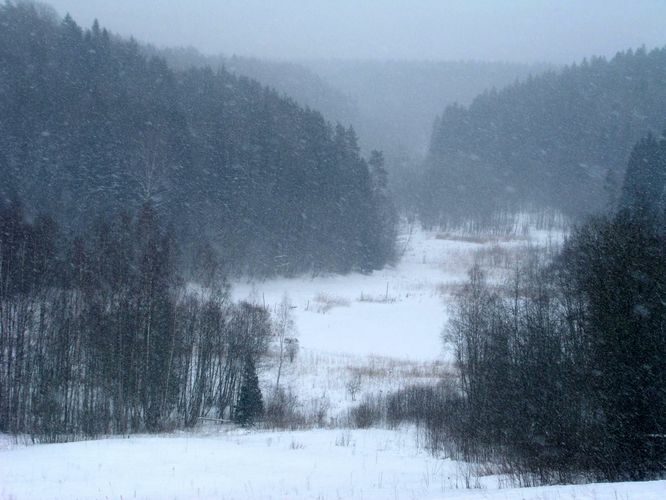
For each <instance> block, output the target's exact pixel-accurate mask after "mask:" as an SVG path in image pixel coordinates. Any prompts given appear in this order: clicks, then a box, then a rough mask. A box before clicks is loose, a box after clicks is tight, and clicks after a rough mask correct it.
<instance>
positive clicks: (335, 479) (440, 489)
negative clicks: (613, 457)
mask: <svg viewBox="0 0 666 500" xmlns="http://www.w3.org/2000/svg"><path fill="white" fill-rule="evenodd" d="M416 444H417V441H416V439H415V435H414V431H413V430H411V429H404V430H400V431H387V430H377V429H374V430H366V431H359V430H354V431H349V430H314V431H302V432H241V431H221V430H219V429H218V430H216V431H211V433H205V432H203V431H200V432H199V433H198V434H192V435H188V434H182V433H177V434H173V435H162V436H158V437H148V436H138V437H131V438H129V439H122V438H115V439H104V440H98V441H84V442H78V443H67V444H53V445H40V446H13V447H11V446H10V447H9V448H6V449H3V450H0V498H2V499H15V500H23V499H43V500H51V499H53V500H55V499H59V500H60V499H67V500H74V499H131V498H137V499H175V500H179V499H195V498H200V499H226V500H231V499H239V500H240V499H247V500H252V499H321V500H325V499H424V500H425V499H461V500H462V499H474V498H483V499H506V500H510V499H511V500H513V499H516V500H518V499H520V500H528V499H529V500H567V499H571V500H606V499H607V500H618V499H622V500H624V499H626V500H629V499H636V500H662V499H663V498H666V481H655V482H645V483H617V484H591V485H576V486H557V487H541V488H526V489H498V485H499V484H500V483H501V481H500V479H501V478H498V477H494V476H488V477H483V478H481V479H480V481H479V482H478V483H476V482H475V481H474V479H471V480H470V479H469V471H470V469H469V466H467V464H461V463H459V462H453V461H450V460H443V459H437V458H434V457H432V456H431V455H429V454H428V453H427V452H426V451H424V450H421V449H419V448H418V447H417V446H416ZM5 446H6V444H5ZM466 477H467V478H468V479H467V480H469V481H471V484H470V486H471V489H467V483H466V479H465V478H466Z"/></svg>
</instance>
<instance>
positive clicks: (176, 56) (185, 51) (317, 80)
mask: <svg viewBox="0 0 666 500" xmlns="http://www.w3.org/2000/svg"><path fill="white" fill-rule="evenodd" d="M142 50H143V52H144V53H145V54H147V55H149V56H157V57H161V58H163V59H164V60H165V61H166V62H167V64H168V65H169V67H171V68H172V69H175V70H177V71H186V70H188V69H190V68H206V67H210V68H212V69H213V70H217V69H218V68H224V69H225V70H226V71H228V72H229V73H233V74H235V75H237V76H245V77H248V78H251V79H253V80H257V81H258V82H260V83H261V84H262V85H266V86H268V87H271V88H272V89H275V90H276V91H277V92H278V93H280V94H284V95H285V96H288V97H289V98H291V99H294V100H295V101H296V102H297V103H298V104H300V105H301V106H305V107H309V108H312V109H316V110H317V111H319V112H321V113H322V114H323V115H324V118H326V119H327V120H331V121H335V122H340V123H342V124H345V125H349V124H353V125H354V126H356V124H357V122H358V121H359V111H358V103H357V102H356V101H355V100H354V99H352V98H351V97H350V96H349V95H348V94H347V93H344V92H343V91H342V90H340V89H338V88H336V87H334V86H333V85H331V84H330V83H329V82H327V81H325V80H324V79H323V78H322V77H320V76H319V75H318V74H316V73H315V72H314V71H313V70H311V69H309V68H308V67H306V66H305V65H303V64H299V63H297V62H288V61H272V60H268V59H259V58H252V57H241V56H236V55H232V56H229V57H227V56H225V55H222V54H218V55H214V56H209V55H204V54H202V53H201V52H199V51H198V50H196V49H194V48H192V47H169V48H163V49H158V48H156V47H153V46H151V45H147V46H144V47H142ZM375 147H379V146H375Z"/></svg>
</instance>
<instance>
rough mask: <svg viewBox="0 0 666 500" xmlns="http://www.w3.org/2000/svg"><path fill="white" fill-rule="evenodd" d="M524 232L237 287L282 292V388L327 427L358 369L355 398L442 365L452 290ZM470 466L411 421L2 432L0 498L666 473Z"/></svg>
mask: <svg viewBox="0 0 666 500" xmlns="http://www.w3.org/2000/svg"><path fill="white" fill-rule="evenodd" d="M528 236H529V237H525V238H513V239H504V240H501V241H498V240H493V239H490V240H482V239H474V238H456V237H452V236H450V235H441V234H439V235H438V234H437V233H434V232H425V231H421V230H414V231H412V233H411V235H410V236H407V235H406V236H405V237H404V238H403V240H402V242H401V245H402V247H401V248H402V250H403V251H404V252H403V253H404V255H403V258H402V260H401V262H400V263H399V264H398V265H397V266H395V267H394V268H390V269H386V270H383V271H379V272H375V273H372V274H368V275H362V274H351V275H348V276H319V277H314V278H313V277H310V276H307V277H301V278H293V279H275V280H267V281H263V282H255V283H236V284H234V287H233V289H232V293H233V297H234V299H236V300H240V299H249V300H251V301H254V302H258V303H265V304H266V306H268V307H270V308H273V307H277V305H278V304H279V303H280V301H281V300H282V297H283V295H284V294H287V295H288V297H289V299H290V300H291V302H292V304H293V305H294V306H295V309H293V314H294V319H295V324H296V329H297V331H298V337H299V341H300V344H301V346H302V349H301V352H300V354H299V355H298V357H297V359H296V361H295V362H294V363H287V364H285V366H284V368H283V376H282V381H281V385H282V386H283V387H284V388H288V389H289V390H291V391H292V392H293V393H294V394H296V396H297V397H298V401H299V404H300V405H301V407H302V408H303V410H304V411H305V412H309V413H313V412H316V411H318V409H321V408H324V410H325V411H324V413H325V414H326V419H325V421H324V423H325V424H326V425H329V426H332V425H336V424H337V423H338V422H340V421H341V420H339V419H340V418H344V415H345V414H346V411H347V409H348V408H349V407H350V406H352V405H354V404H356V403H355V401H354V398H352V397H351V395H350V394H349V392H348V391H347V390H346V385H347V382H348V381H349V380H350V378H352V377H356V376H359V375H360V376H361V393H360V394H359V395H358V396H357V397H356V398H355V399H356V401H358V400H360V399H361V398H362V396H363V395H371V394H378V393H380V392H384V393H386V392H388V391H392V390H396V389H398V388H400V387H404V386H406V385H408V384H414V383H432V382H434V381H436V380H437V379H438V377H440V376H441V375H442V374H444V373H446V372H447V371H450V366H449V363H448V360H447V357H446V355H445V354H443V352H442V347H441V340H440V333H441V331H442V328H443V327H444V324H445V322H446V319H447V307H446V306H447V303H448V302H449V301H450V300H451V293H452V292H453V291H455V289H456V287H457V286H459V284H460V283H462V282H464V280H465V279H466V273H467V269H468V268H469V267H470V266H471V265H472V263H473V262H474V261H475V259H477V261H478V260H479V259H481V261H482V262H485V263H486V264H488V266H487V268H488V271H489V272H491V275H492V277H494V278H499V277H500V276H501V274H502V264H501V261H502V259H503V257H507V256H508V257H507V259H509V260H510V258H511V256H512V255H514V254H516V253H518V252H520V251H521V249H524V248H525V246H526V245H528V244H535V243H537V244H543V243H546V242H548V241H550V239H551V238H552V237H553V235H549V234H547V233H538V232H534V231H533V232H532V233H531V234H529V235H528ZM560 236H561V235H560ZM554 237H555V239H557V238H558V235H555V236H554ZM506 261H507V260H506V259H504V262H506ZM490 264H492V265H490ZM387 285H388V292H387ZM260 370H261V373H260V378H261V384H262V390H263V391H264V394H266V393H267V391H269V390H271V388H272V387H273V386H274V383H275V375H276V362H275V358H274V357H273V358H269V359H267V360H266V362H265V363H264V364H263V365H262V366H261V367H260ZM475 467H476V466H475V465H469V464H464V463H460V462H456V461H451V460H448V459H443V458H441V457H440V458H438V457H433V456H432V455H431V454H430V453H428V452H427V451H426V450H424V449H423V448H422V447H421V446H420V442H419V436H418V435H417V433H416V431H415V430H414V429H412V428H406V429H399V430H385V429H369V430H347V429H341V428H336V429H330V428H328V429H318V430H309V431H297V432H268V431H256V430H255V431H252V432H247V431H241V430H237V429H233V428H231V427H227V426H217V425H214V424H208V425H205V426H203V427H200V428H199V429H197V430H195V431H192V432H176V433H171V434H162V435H159V436H132V437H129V438H118V437H115V438H108V439H99V440H94V441H83V442H77V443H66V444H50V445H32V444H26V443H25V442H22V443H18V444H17V443H16V441H15V440H13V439H12V438H9V437H3V436H0V499H12V500H22V499H129V498H139V499H162V498H164V499H190V498H203V499H347V498H349V499H440V498H441V499H471V498H484V499H506V500H509V499H511V500H513V499H521V500H522V499H524V500H532V499H533V500H568V499H571V500H574V499H576V500H588V499H589V500H605V499H608V500H611V499H612V500H618V499H620V500H624V499H626V500H629V499H645V500H656V499H659V500H661V499H664V498H666V481H656V482H645V483H615V484H591V485H575V486H556V487H542V488H526V489H510V488H505V487H506V486H507V484H508V483H507V481H506V478H502V477H501V476H492V475H486V476H481V477H478V471H479V469H475Z"/></svg>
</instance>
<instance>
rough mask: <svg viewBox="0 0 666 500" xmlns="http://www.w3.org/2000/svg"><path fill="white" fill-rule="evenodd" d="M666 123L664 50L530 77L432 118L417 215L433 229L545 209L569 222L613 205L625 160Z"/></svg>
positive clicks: (621, 55) (622, 55) (639, 51)
mask: <svg viewBox="0 0 666 500" xmlns="http://www.w3.org/2000/svg"><path fill="white" fill-rule="evenodd" d="M665 126H666V49H663V48H662V49H655V50H651V51H647V50H645V49H644V48H641V49H637V50H628V51H626V52H621V53H618V54H617V55H616V56H615V57H613V58H612V59H610V60H606V59H604V58H591V59H590V60H585V61H583V62H582V63H580V64H574V65H571V66H568V67H565V68H564V69H563V70H562V71H557V72H555V71H551V72H547V73H545V74H542V75H537V76H532V77H529V78H527V79H526V80H524V81H521V82H518V83H515V84H513V85H511V86H509V87H507V88H504V89H501V90H488V91H486V92H484V93H483V94H481V95H480V96H478V97H477V98H476V99H475V100H474V101H473V102H472V104H471V105H470V106H468V107H464V106H459V105H452V106H449V107H448V108H446V109H445V110H444V112H443V113H442V114H441V115H440V117H439V118H438V119H437V121H436V123H435V125H434V130H433V134H432V139H431V143H430V150H429V154H428V158H427V160H426V167H425V168H426V174H425V178H424V181H423V184H422V185H423V188H422V191H421V193H422V197H421V200H420V207H421V208H420V213H421V216H422V219H423V221H424V222H426V223H429V224H438V223H441V222H445V221H454V222H455V220H457V219H458V220H459V219H460V218H461V217H463V218H464V217H479V218H485V217H488V216H489V215H490V214H491V213H492V212H494V211H503V210H509V211H516V210H520V209H521V208H529V207H532V208H537V209H541V208H544V207H547V208H548V207H549V208H552V209H556V210H558V211H562V212H564V213H566V214H568V215H570V216H573V217H574V218H578V219H579V220H580V217H583V216H585V215H590V214H592V213H595V212H599V211H605V210H607V209H609V208H613V207H616V206H617V202H618V197H619V195H620V190H621V188H622V183H623V180H624V175H625V171H626V165H627V161H628V160H629V154H630V153H631V150H632V148H633V146H634V144H635V143H636V142H637V141H638V140H639V139H641V138H643V137H644V136H645V135H647V134H648V133H650V132H652V133H656V134H660V133H661V131H662V130H663V129H664V127H665Z"/></svg>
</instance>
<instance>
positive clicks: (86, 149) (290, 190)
mask: <svg viewBox="0 0 666 500" xmlns="http://www.w3.org/2000/svg"><path fill="white" fill-rule="evenodd" d="M0 25H1V26H2V30H0V71H2V74H1V75H0V85H1V87H0V117H1V119H0V178H2V179H3V182H2V183H1V184H0V194H1V195H2V197H3V198H4V199H5V200H15V199H18V200H20V201H21V202H22V203H23V205H24V208H25V210H26V212H27V213H28V214H39V213H45V214H49V215H50V216H52V217H53V218H54V219H56V220H57V221H58V222H59V223H60V224H61V226H63V227H64V228H65V229H68V230H80V229H82V228H85V227H88V226H89V225H90V224H91V222H93V221H95V220H96V219H98V218H99V217H105V216H108V215H109V214H112V213H116V212H121V211H126V210H129V211H136V210H137V209H138V208H139V207H141V206H143V205H144V204H145V203H146V202H151V203H152V204H153V205H154V206H155V207H156V209H157V212H158V215H159V216H160V218H161V219H162V220H165V221H167V222H168V223H170V224H172V226H173V228H174V234H175V235H176V238H177V239H178V240H179V243H180V246H181V248H183V249H184V254H191V253H192V252H194V251H196V250H197V249H196V247H197V246H201V242H203V241H207V240H208V241H211V242H212V244H213V247H214V248H215V249H216V250H217V251H218V252H219V253H220V254H221V255H222V258H223V262H224V264H225V266H226V268H227V270H228V271H231V272H235V273H249V274H254V275H266V274H272V273H276V272H277V273H282V274H290V273H295V272H303V271H311V272H318V271H321V270H329V271H338V272H345V271H349V270H352V269H359V270H370V269H375V268H378V267H381V266H382V265H383V264H384V263H385V262H386V261H387V259H389V258H390V256H391V253H392V240H393V224H394V216H393V212H392V209H391V206H390V202H389V200H388V198H387V195H386V190H385V188H382V185H383V181H382V178H383V166H382V165H376V166H375V167H374V168H373V171H374V172H375V173H376V174H377V175H376V176H373V174H372V173H371V172H370V169H369V167H368V164H367V163H366V162H365V160H364V159H363V158H362V157H361V156H360V153H359V148H358V146H357V138H356V135H355V133H354V131H353V130H352V129H351V128H348V129H346V128H343V127H341V126H337V127H333V126H331V125H330V124H329V123H327V122H326V121H325V120H324V118H323V117H322V116H321V114H319V113H318V112H316V111H311V110H306V109H303V108H301V107H299V106H298V105H297V104H295V103H294V102H293V101H290V100H288V99H286V98H283V97H281V96H279V95H278V94H277V93H276V92H274V91H272V90H269V89H267V88H264V87H262V86H261V85H260V84H258V83H257V82H255V81H252V80H249V79H247V78H241V77H236V76H234V75H232V74H230V73H228V72H226V71H225V70H223V69H220V70H218V71H212V70H210V69H192V70H188V71H183V72H180V71H174V70H171V69H169V68H168V66H167V64H166V63H165V62H164V60H162V59H160V58H156V57H152V58H148V57H146V56H144V55H143V54H142V52H141V50H140V48H139V46H138V44H137V43H136V42H134V41H132V40H130V41H124V40H118V39H116V38H115V37H112V36H110V35H109V33H108V32H107V31H106V30H104V29H101V28H100V27H99V25H98V24H97V23H95V24H94V25H93V27H92V28H91V29H90V30H83V29H81V28H80V27H79V26H77V24H76V23H75V22H74V21H73V20H72V19H71V18H70V17H69V16H68V17H66V18H65V19H64V20H60V19H58V18H57V17H56V16H55V15H54V14H52V13H51V12H50V11H49V10H48V9H46V8H41V7H35V6H32V5H29V4H18V5H14V4H11V3H8V4H5V5H3V6H1V7H0Z"/></svg>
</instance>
